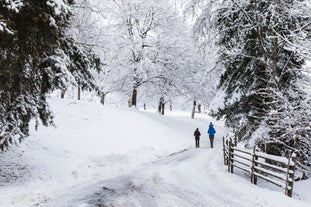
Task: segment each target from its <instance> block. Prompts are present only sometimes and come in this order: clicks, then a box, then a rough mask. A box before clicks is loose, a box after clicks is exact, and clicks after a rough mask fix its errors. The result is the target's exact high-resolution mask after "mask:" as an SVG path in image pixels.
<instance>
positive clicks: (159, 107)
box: [158, 96, 164, 115]
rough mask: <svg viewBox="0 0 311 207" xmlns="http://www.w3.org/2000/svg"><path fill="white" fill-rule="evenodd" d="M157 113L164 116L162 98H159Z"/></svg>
mask: <svg viewBox="0 0 311 207" xmlns="http://www.w3.org/2000/svg"><path fill="white" fill-rule="evenodd" d="M158 112H159V114H162V115H164V97H163V96H162V97H161V98H160V101H159V106H158Z"/></svg>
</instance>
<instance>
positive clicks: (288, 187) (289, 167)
mask: <svg viewBox="0 0 311 207" xmlns="http://www.w3.org/2000/svg"><path fill="white" fill-rule="evenodd" d="M223 155H224V164H225V165H228V172H231V173H233V170H234V167H235V168H238V169H240V170H242V171H245V172H246V173H249V174H250V178H251V183H253V184H255V185H257V178H261V179H263V180H266V181H268V182H270V183H272V184H274V185H276V186H279V187H281V188H283V189H285V194H286V195H287V196H289V197H292V194H293V185H294V174H295V162H296V155H295V153H293V154H292V155H291V157H290V158H284V157H279V156H274V155H269V154H265V153H261V152H258V151H256V148H255V147H254V148H253V150H249V151H248V150H246V149H240V148H238V147H237V146H236V142H233V141H232V139H231V138H229V139H225V138H224V137H223Z"/></svg>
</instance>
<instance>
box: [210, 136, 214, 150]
mask: <svg viewBox="0 0 311 207" xmlns="http://www.w3.org/2000/svg"><path fill="white" fill-rule="evenodd" d="M209 141H210V143H211V148H213V146H214V135H209Z"/></svg>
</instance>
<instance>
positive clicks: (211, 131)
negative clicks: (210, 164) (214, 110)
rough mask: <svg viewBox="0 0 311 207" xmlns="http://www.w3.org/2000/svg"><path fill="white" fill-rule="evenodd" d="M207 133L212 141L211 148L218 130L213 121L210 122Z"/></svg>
mask: <svg viewBox="0 0 311 207" xmlns="http://www.w3.org/2000/svg"><path fill="white" fill-rule="evenodd" d="M207 133H208V135H209V140H210V143H211V148H213V144H214V138H215V134H216V130H215V129H214V126H213V123H212V122H211V123H210V124H209V127H208V130H207Z"/></svg>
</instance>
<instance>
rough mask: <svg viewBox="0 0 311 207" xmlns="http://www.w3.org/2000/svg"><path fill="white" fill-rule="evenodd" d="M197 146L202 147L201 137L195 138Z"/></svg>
mask: <svg viewBox="0 0 311 207" xmlns="http://www.w3.org/2000/svg"><path fill="white" fill-rule="evenodd" d="M195 147H196V148H198V147H200V138H195Z"/></svg>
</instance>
